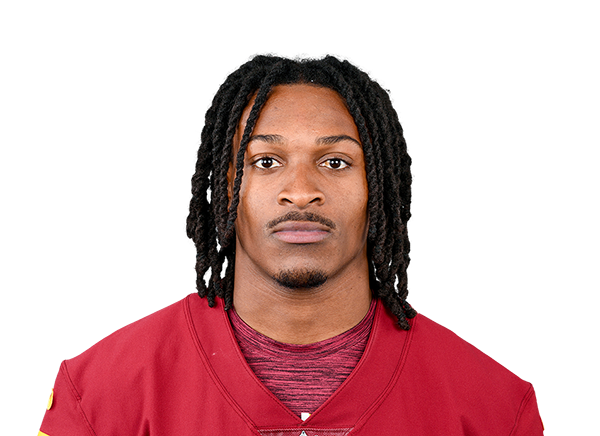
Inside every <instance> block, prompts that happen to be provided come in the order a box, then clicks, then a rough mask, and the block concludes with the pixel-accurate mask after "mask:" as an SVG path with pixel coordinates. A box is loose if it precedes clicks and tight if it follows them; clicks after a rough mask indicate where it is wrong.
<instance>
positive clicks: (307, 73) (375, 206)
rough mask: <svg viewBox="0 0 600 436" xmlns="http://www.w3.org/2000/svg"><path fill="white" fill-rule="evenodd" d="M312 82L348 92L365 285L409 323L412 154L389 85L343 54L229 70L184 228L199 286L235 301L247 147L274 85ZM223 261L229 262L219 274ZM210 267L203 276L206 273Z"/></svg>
mask: <svg viewBox="0 0 600 436" xmlns="http://www.w3.org/2000/svg"><path fill="white" fill-rule="evenodd" d="M289 84H312V85H315V86H322V87H327V88H330V89H333V90H334V91H336V92H338V93H339V94H340V96H341V97H342V98H343V99H344V100H345V102H346V106H347V108H348V111H349V113H350V115H351V116H352V117H353V119H354V122H355V123H356V126H357V128H358V132H359V136H360V140H361V143H362V145H363V153H364V156H365V166H366V173H367V185H368V190H369V194H368V211H369V230H368V237H367V244H368V250H367V251H368V256H369V270H370V271H369V272H370V286H371V291H372V293H373V295H374V297H377V298H380V299H381V300H382V301H383V303H384V304H385V305H386V307H388V309H389V310H390V311H391V312H392V313H394V315H396V317H397V318H398V325H399V326H400V327H401V328H403V329H405V330H408V329H409V328H410V325H409V323H408V321H407V319H408V318H413V317H414V316H415V315H416V311H415V310H414V309H413V308H412V307H411V306H410V304H408V302H407V301H406V297H407V295H408V288H407V277H406V269H407V267H408V264H409V262H410V257H409V251H410V243H409V240H408V233H407V228H406V223H407V222H408V220H409V218H410V200H411V188H410V186H411V181H412V176H411V172H410V164H411V159H410V156H409V155H408V153H407V150H406V142H405V141H404V137H403V134H402V127H401V125H400V122H399V121H398V115H397V114H396V111H395V110H394V108H393V107H392V104H391V101H390V98H389V96H388V93H387V92H386V91H385V90H383V89H382V88H381V86H379V85H378V84H377V83H376V82H374V81H373V80H371V79H370V78H369V76H368V75H367V74H366V73H364V72H363V71H361V70H359V69H358V68H357V67H355V66H354V65H352V64H350V63H349V62H347V61H340V60H338V59H337V58H335V57H332V56H327V57H325V58H323V59H318V60H314V59H303V60H291V59H286V58H281V57H276V56H262V55H261V56H256V57H254V58H253V59H251V60H250V61H248V62H247V63H245V64H244V65H242V66H241V67H240V68H239V69H237V70H236V71H234V72H233V73H232V74H230V75H229V77H227V79H226V80H225V83H223V85H221V87H220V88H219V90H218V92H217V94H216V95H215V97H214V99H213V102H212V105H211V107H210V108H209V109H208V111H207V112H206V120H205V125H204V128H203V130H202V136H201V144H200V149H199V150H198V160H197V163H196V172H195V174H194V176H193V177H192V199H191V201H190V213H189V215H188V218H187V235H188V237H189V238H191V239H192V240H193V241H194V244H195V245H196V253H197V254H196V274H197V278H196V286H197V289H198V294H199V295H200V296H201V297H203V298H204V297H205V298H207V299H208V304H209V306H211V307H212V306H214V303H215V297H219V298H222V299H223V301H224V305H225V309H226V310H227V309H229V308H230V307H231V306H232V303H233V277H234V268H235V227H234V223H235V220H236V217H237V206H238V204H239V200H240V198H239V191H240V187H241V183H242V175H243V165H244V155H245V152H246V147H247V145H248V141H249V138H250V136H251V134H252V130H253V128H254V125H255V124H256V121H257V119H258V117H259V115H260V111H261V109H262V107H263V106H264V104H265V102H266V101H267V99H268V98H269V95H270V91H271V90H272V89H273V87H274V86H277V85H289ZM253 96H255V100H254V105H253V107H252V108H251V110H250V114H249V116H248V120H247V123H246V127H245V130H244V132H243V135H242V139H241V142H240V147H239V151H238V153H237V156H236V159H235V160H234V162H236V168H235V179H234V181H233V189H232V196H231V204H229V197H228V193H227V189H228V183H227V171H228V169H229V165H230V162H231V160H232V157H233V156H232V153H233V151H232V150H233V148H232V144H233V138H234V135H235V133H236V129H237V126H238V123H239V120H240V118H241V116H242V112H243V111H244V109H245V108H246V106H247V105H248V103H249V102H250V100H251V98H252V97H253ZM224 264H227V266H226V270H225V273H224V274H223V267H224ZM209 269H210V270H211V274H210V278H209V280H208V283H207V282H205V280H204V276H205V275H206V273H207V271H208V270H209Z"/></svg>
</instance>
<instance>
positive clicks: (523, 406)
mask: <svg viewBox="0 0 600 436" xmlns="http://www.w3.org/2000/svg"><path fill="white" fill-rule="evenodd" d="M533 394H534V390H533V385H532V384H531V383H529V390H528V391H527V392H526V393H525V396H524V397H523V399H522V400H521V405H520V406H519V411H518V412H517V416H516V417H515V423H514V425H513V428H512V430H511V431H510V433H509V436H510V435H512V434H513V433H514V431H515V430H516V429H517V427H518V425H519V421H520V420H521V416H522V415H523V410H524V409H525V406H526V405H527V403H528V402H529V400H530V398H531V396H532V395H533Z"/></svg>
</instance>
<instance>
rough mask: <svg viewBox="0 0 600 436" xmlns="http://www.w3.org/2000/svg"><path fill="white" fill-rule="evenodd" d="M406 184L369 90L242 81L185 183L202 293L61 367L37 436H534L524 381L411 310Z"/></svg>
mask: <svg viewBox="0 0 600 436" xmlns="http://www.w3.org/2000/svg"><path fill="white" fill-rule="evenodd" d="M410 184H411V174H410V157H409V156H408V154H407V151H406V144H405V142H404V139H403V136H402V128H401V126H400V123H399V121H398V118H397V115H396V112H395V111H394V109H393V108H392V106H391V103H390V100H389V97H388V95H387V93H386V92H385V91H384V90H383V89H382V88H381V87H380V86H379V85H377V84H376V83H375V82H373V81H371V79H370V78H369V77H368V76H367V75H366V74H365V73H363V72H361V71H360V70H358V69H357V68H356V67H354V66H352V65H351V64H349V63H348V62H340V61H338V60H337V59H335V58H332V57H327V58H324V59H322V60H306V61H292V60H288V59H282V58H278V57H271V56H258V57H255V58H254V59H253V60H251V61H249V62H248V63H246V64H244V65H242V66H241V67H240V68H239V69H238V70H237V71H235V72H234V73H232V74H231V75H230V76H229V77H228V78H227V80H226V81H225V83H224V84H223V85H222V86H221V88H220V89H219V91H218V92H217V94H216V96H215V98H214V100H213V104H212V106H211V108H210V109H209V110H208V112H207V114H206V123H205V127H204V129H203V132H202V142H201V146H200V150H199V153H198V162H197V165H196V173H195V174H194V177H193V179H192V194H193V197H192V200H191V203H190V214H189V217H188V221H187V232H188V236H189V237H190V238H191V239H192V240H193V241H194V243H195V244H196V248H197V260H196V271H197V288H198V294H193V295H190V296H188V297H187V298H185V299H184V300H183V301H181V302H179V303H176V304H174V305H172V306H170V307H167V308H166V309H163V310H162V311H159V312H157V313H155V314H153V315H151V316H149V317H147V318H145V319H143V320H140V321H138V322H136V323H133V324H131V325H129V326H127V327H125V328H123V329H121V330H119V331H117V332H116V333H114V334H113V335H111V336H109V337H108V338H106V339H104V340H103V341H101V342H100V343H98V344H96V345H95V346H94V347H92V348H91V349H89V350H88V351H86V352H85V353H83V354H82V355H80V356H78V357H76V358H74V359H71V360H69V361H65V362H63V364H62V366H61V369H60V372H59V375H58V377H57V380H56V384H55V387H54V390H53V398H51V402H50V403H49V407H48V411H47V412H46V416H45V418H44V421H43V423H42V427H41V432H40V433H41V434H42V435H43V434H47V435H50V436H59V435H82V434H90V435H98V436H100V435H134V434H135V435H153V434H155V435H176V434H177V435H184V434H202V435H205V434H206V435H216V434H223V435H234V434H235V435H244V434H247V435H265V436H276V435H298V436H303V435H306V436H316V435H320V436H323V435H329V436H334V435H335V436H337V435H392V434H393V435H412V436H417V435H463V434H469V435H507V436H508V435H513V436H514V435H540V434H542V432H543V430H542V424H541V420H540V418H539V414H538V411H537V405H536V400H535V394H534V392H533V388H532V386H531V385H530V384H529V383H526V382H524V381H522V380H520V379H519V378H518V377H516V376H515V375H513V374H511V373H510V372H508V371H507V370H506V369H504V368H503V367H502V366H500V365H499V364H497V363H496V362H494V361H493V360H491V359H490V358H489V357H487V356H485V355H484V354H482V353H481V352H479V351H478V350H476V349H475V348H473V347H472V346H470V345H469V344H467V343H466V342H464V341H462V340H461V339H459V338H458V337H456V336H455V335H454V334H452V333H451V332H449V331H448V330H446V329H444V328H443V327H441V326H439V325H437V324H435V323H433V322H432V321H430V320H428V319H427V318H426V317H424V316H422V315H417V314H416V312H415V310H414V309H413V308H412V307H411V306H410V305H409V304H408V303H407V301H406V297H407V294H408V291H407V279H406V269H407V267H408V263H409V240H408V236H407V230H406V223H407V221H408V219H409V218H410ZM209 191H210V194H208V192H209ZM225 264H226V270H225V272H224V273H223V267H224V265H225ZM209 270H210V278H209V280H208V283H207V282H205V279H204V278H205V276H206V275H207V273H208V271H209Z"/></svg>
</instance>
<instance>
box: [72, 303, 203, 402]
mask: <svg viewBox="0 0 600 436" xmlns="http://www.w3.org/2000/svg"><path fill="white" fill-rule="evenodd" d="M190 297H192V296H188V297H186V298H185V299H183V300H180V301H178V302H176V303H174V304H172V305H170V306H167V307H165V308H164V309H161V310H159V311H157V312H155V313H153V314H151V315H148V316H146V317H144V318H142V319H140V320H138V321H135V322H133V323H131V324H129V325H127V326H125V327H123V328H121V329H119V330H117V331H115V332H114V333H112V334H111V335H109V336H107V337H106V338H104V339H102V340H101V341H100V342H98V343H96V344H95V345H93V346H92V347H90V348H89V349H88V350H86V351H84V352H83V353H82V354H80V355H79V356H77V357H74V358H72V359H69V360H66V361H65V362H63V365H62V367H61V370H62V371H64V372H65V373H66V375H67V376H68V378H69V379H70V380H71V382H72V383H73V384H74V386H75V388H76V389H78V390H79V389H83V390H85V387H90V386H93V385H95V384H98V383H99V384H105V383H107V381H114V382H115V383H116V382H123V383H128V380H135V379H136V377H139V375H140V374H141V373H144V372H145V373H148V372H153V371H156V370H157V369H158V368H161V367H163V366H168V364H169V363H170V361H171V360H172V359H173V356H178V355H179V356H180V355H181V353H182V350H185V351H184V354H190V353H191V352H193V349H194V346H193V343H192V338H191V335H190V333H189V327H188V321H187V316H186V310H187V309H186V307H187V300H188V299H189V298H190Z"/></svg>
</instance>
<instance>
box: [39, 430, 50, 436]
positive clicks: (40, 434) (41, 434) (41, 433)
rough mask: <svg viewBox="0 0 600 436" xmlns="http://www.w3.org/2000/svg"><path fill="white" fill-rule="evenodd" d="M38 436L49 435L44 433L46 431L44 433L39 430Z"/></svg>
mask: <svg viewBox="0 0 600 436" xmlns="http://www.w3.org/2000/svg"><path fill="white" fill-rule="evenodd" d="M38 436H50V435H47V434H46V433H44V432H43V431H40V432H38Z"/></svg>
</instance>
